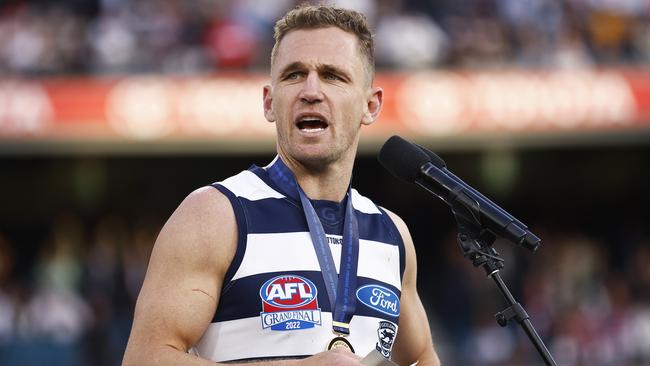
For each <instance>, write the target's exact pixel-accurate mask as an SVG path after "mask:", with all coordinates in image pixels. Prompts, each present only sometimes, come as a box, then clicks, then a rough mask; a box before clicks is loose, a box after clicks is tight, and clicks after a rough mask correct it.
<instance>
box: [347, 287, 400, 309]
mask: <svg viewBox="0 0 650 366" xmlns="http://www.w3.org/2000/svg"><path fill="white" fill-rule="evenodd" d="M357 299H359V301H361V303H362V304H364V305H365V306H367V307H369V308H371V309H374V310H377V311H379V312H380V313H384V314H386V315H389V316H393V317H398V316H399V297H397V295H396V294H395V293H394V292H393V291H392V290H390V289H388V288H386V287H383V286H379V285H365V286H362V287H359V289H358V290H357Z"/></svg>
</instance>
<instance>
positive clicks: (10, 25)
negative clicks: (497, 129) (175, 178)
mask: <svg viewBox="0 0 650 366" xmlns="http://www.w3.org/2000/svg"><path fill="white" fill-rule="evenodd" d="M302 2H305V1H301V0H298V1H296V0H274V1H266V0H237V1H235V0H133V1H131V0H56V1H54V0H6V1H3V2H1V3H0V73H2V74H9V75H12V74H18V75H22V74H30V75H34V74H36V75H51V74H61V73H65V74H70V73H74V74H114V73H139V72H147V73H149V72H153V73H168V74H186V73H192V74H195V73H207V72H218V71H223V70H233V69H234V70H242V69H243V70H255V71H263V70H265V69H266V68H267V67H268V64H269V53H270V49H271V47H272V44H273V37H272V33H273V32H272V28H273V24H274V22H275V20H276V19H277V18H278V17H279V16H280V15H281V14H283V13H284V12H285V11H286V10H287V9H289V8H291V7H293V6H295V5H296V4H298V3H302ZM307 2H308V1H307ZM312 2H314V1H312ZM320 2H323V1H320ZM324 2H330V3H332V2H334V3H336V4H338V5H340V6H343V7H348V8H354V9H357V10H360V11H362V12H364V13H365V14H366V15H367V17H368V19H369V21H370V23H371V24H372V28H373V29H374V32H375V34H376V37H377V64H378V66H379V67H380V68H385V69H389V70H392V69H418V68H431V67H442V68H455V67H462V68H494V67H526V68H530V67H532V68H545V67H553V68H558V67H561V68H585V67H593V66H598V65H617V66H620V65H621V64H622V65H641V64H644V63H648V62H649V61H650V3H649V2H648V1H647V0H429V1H422V0H339V1H324Z"/></svg>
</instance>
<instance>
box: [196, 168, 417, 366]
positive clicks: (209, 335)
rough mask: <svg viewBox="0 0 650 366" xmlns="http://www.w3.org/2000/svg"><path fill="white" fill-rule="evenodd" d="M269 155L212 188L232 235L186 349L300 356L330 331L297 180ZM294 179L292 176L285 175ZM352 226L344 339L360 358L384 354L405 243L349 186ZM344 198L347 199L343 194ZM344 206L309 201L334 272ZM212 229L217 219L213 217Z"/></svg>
mask: <svg viewBox="0 0 650 366" xmlns="http://www.w3.org/2000/svg"><path fill="white" fill-rule="evenodd" d="M287 171H288V168H286V166H285V165H284V163H283V162H282V161H281V159H279V158H278V157H276V159H275V160H274V161H273V162H272V163H271V164H270V165H269V166H267V167H265V168H260V167H257V166H252V167H251V168H250V169H248V170H245V171H243V172H241V173H239V174H237V175H235V176H233V177H230V178H228V179H226V180H224V181H222V182H218V183H215V184H213V186H214V187H215V188H216V189H218V190H219V191H221V192H222V193H223V194H225V195H226V196H227V197H228V198H229V200H230V202H231V204H232V206H233V209H234V212H235V217H236V219H237V225H238V230H239V242H238V246H237V251H236V254H235V257H234V259H233V261H232V263H231V265H230V268H229V269H228V272H227V273H226V277H225V279H224V285H223V289H222V291H221V295H220V301H219V304H218V308H217V311H216V313H215V315H214V318H213V321H212V323H211V324H210V325H209V327H208V329H207V330H206V332H205V333H204V335H203V336H202V338H201V339H200V340H199V341H198V342H197V343H196V344H195V345H194V347H193V348H192V349H191V352H193V353H195V354H198V355H199V356H201V357H203V358H206V359H210V360H213V361H217V362H225V361H243V360H255V359H275V358H292V357H306V356H310V355H313V354H315V353H318V352H321V351H324V350H325V348H326V347H327V345H328V343H329V341H330V340H331V339H332V338H333V337H335V336H336V335H335V334H334V333H333V331H332V309H331V308H330V301H329V299H328V298H327V292H326V290H325V285H324V281H323V277H322V274H321V272H320V267H319V264H318V263H319V262H318V259H317V257H316V252H315V250H314V247H313V245H312V241H311V238H310V235H309V228H308V226H307V221H306V219H305V214H304V213H303V210H302V206H301V203H300V199H299V198H298V196H297V192H296V191H295V189H294V187H292V186H291V184H292V182H294V183H293V184H295V181H293V180H292V179H288V178H287V177H286V174H285V176H283V172H287ZM291 178H292V177H291ZM351 192H352V195H351V196H352V206H353V208H354V210H355V214H356V216H357V220H358V226H359V262H358V269H357V276H358V280H357V291H356V296H357V305H356V311H355V313H354V317H353V318H352V321H351V323H350V335H349V336H348V337H347V339H348V340H349V341H350V343H351V344H352V346H353V347H354V349H355V352H356V353H357V354H358V355H361V356H365V355H366V354H367V353H368V352H370V351H371V350H373V349H378V350H379V351H381V352H382V353H383V354H384V356H385V357H389V355H390V349H391V347H392V343H393V340H394V338H395V336H396V333H397V325H398V320H399V310H400V309H399V305H400V304H399V298H400V294H401V283H402V275H403V272H404V244H403V242H402V239H401V236H400V234H399V232H398V230H397V228H396V227H395V225H394V224H393V222H392V220H391V219H390V217H389V216H388V215H387V214H386V212H385V211H384V210H383V209H381V208H380V207H378V206H376V205H375V204H374V203H373V202H372V201H371V200H369V199H368V198H366V197H363V196H362V195H360V194H359V193H358V192H357V191H356V190H354V189H352V191H351ZM346 199H347V198H346ZM345 202H346V201H345V200H344V202H341V203H338V202H330V201H312V204H313V206H314V208H315V209H316V212H317V213H318V216H319V218H320V219H321V222H322V224H323V228H324V229H325V233H326V235H327V238H328V243H329V247H330V249H331V251H332V255H333V257H334V262H335V263H336V270H337V272H338V271H339V262H340V256H341V241H342V240H341V237H342V231H343V220H344V215H345ZM215 223H217V224H218V218H215Z"/></svg>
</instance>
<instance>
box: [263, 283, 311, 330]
mask: <svg viewBox="0 0 650 366" xmlns="http://www.w3.org/2000/svg"><path fill="white" fill-rule="evenodd" d="M316 295H318V290H317V289H316V285H314V283H313V282H311V281H310V280H308V279H306V278H304V277H300V276H294V275H282V276H277V277H274V278H271V279H270V280H268V281H266V282H264V284H263V285H262V288H260V298H261V299H262V312H261V313H260V316H261V318H262V329H266V328H271V330H299V329H308V328H313V327H314V325H321V313H320V308H319V307H318V300H317V298H316Z"/></svg>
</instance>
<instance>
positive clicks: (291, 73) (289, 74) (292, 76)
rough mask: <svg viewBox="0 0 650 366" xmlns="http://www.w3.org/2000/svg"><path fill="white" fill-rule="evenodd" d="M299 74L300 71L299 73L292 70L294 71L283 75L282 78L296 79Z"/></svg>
mask: <svg viewBox="0 0 650 366" xmlns="http://www.w3.org/2000/svg"><path fill="white" fill-rule="evenodd" d="M300 75H301V73H300V72H299V71H294V72H290V73H288V74H287V75H286V76H285V77H284V79H285V80H296V79H298V77H300Z"/></svg>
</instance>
